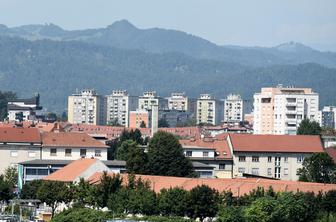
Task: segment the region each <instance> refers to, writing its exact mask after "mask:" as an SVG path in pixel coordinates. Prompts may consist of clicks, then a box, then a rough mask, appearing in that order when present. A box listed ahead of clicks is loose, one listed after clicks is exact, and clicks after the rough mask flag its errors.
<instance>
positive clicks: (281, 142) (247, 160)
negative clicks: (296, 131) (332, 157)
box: [228, 134, 324, 180]
mask: <svg viewBox="0 0 336 222" xmlns="http://www.w3.org/2000/svg"><path fill="white" fill-rule="evenodd" d="M228 145H229V148H230V150H231V153H232V154H233V176H234V177H237V176H242V175H243V174H245V175H252V176H253V175H254V176H263V177H270V178H276V179H281V180H297V179H298V176H297V170H298V169H299V168H301V167H302V163H303V160H304V158H306V157H307V156H310V155H312V154H313V153H319V152H324V149H323V146H322V143H321V140H320V137H319V136H306V135H252V134H230V135H229V137H228Z"/></svg>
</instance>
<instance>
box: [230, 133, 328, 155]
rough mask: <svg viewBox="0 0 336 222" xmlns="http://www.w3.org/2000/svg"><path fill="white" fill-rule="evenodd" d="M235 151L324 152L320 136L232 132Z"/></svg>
mask: <svg viewBox="0 0 336 222" xmlns="http://www.w3.org/2000/svg"><path fill="white" fill-rule="evenodd" d="M230 139H231V142H232V146H233V151H235V152H237V151H238V152H286V153H293V152H295V153H315V152H324V150H323V146H322V143H321V140H320V137H319V136H306V135H252V134H230Z"/></svg>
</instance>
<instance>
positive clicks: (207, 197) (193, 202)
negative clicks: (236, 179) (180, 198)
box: [187, 185, 219, 221]
mask: <svg viewBox="0 0 336 222" xmlns="http://www.w3.org/2000/svg"><path fill="white" fill-rule="evenodd" d="M218 204H219V194H218V192H217V191H216V190H213V189H211V188H210V187H208V186H206V185H202V186H197V187H194V188H193V189H191V190H190V192H189V197H188V211H187V214H188V216H189V217H191V218H193V219H196V218H200V220H201V221H203V219H204V218H206V217H214V216H215V215H216V214H217V210H218Z"/></svg>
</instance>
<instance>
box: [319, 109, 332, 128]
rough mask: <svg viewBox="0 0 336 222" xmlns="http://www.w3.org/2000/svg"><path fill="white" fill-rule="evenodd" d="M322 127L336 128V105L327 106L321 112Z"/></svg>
mask: <svg viewBox="0 0 336 222" xmlns="http://www.w3.org/2000/svg"><path fill="white" fill-rule="evenodd" d="M319 123H320V126H321V127H325V128H331V129H336V106H325V107H323V109H322V110H321V111H320V112H319Z"/></svg>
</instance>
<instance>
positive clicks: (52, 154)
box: [41, 146, 107, 160]
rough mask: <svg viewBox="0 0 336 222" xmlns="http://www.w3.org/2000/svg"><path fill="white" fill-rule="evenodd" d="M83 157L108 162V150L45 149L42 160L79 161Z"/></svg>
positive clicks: (78, 148)
mask: <svg viewBox="0 0 336 222" xmlns="http://www.w3.org/2000/svg"><path fill="white" fill-rule="evenodd" d="M82 157H86V158H91V157H94V158H96V159H99V160H107V148H100V147H97V148H85V147H83V148H80V147H59V146H57V147H51V146H50V147H43V148H42V158H41V159H42V160H78V159H80V158H82Z"/></svg>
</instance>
